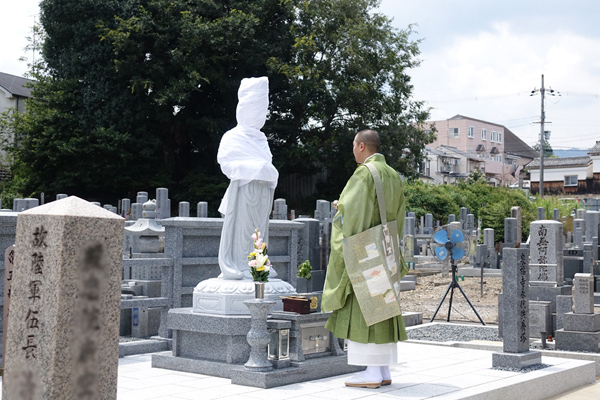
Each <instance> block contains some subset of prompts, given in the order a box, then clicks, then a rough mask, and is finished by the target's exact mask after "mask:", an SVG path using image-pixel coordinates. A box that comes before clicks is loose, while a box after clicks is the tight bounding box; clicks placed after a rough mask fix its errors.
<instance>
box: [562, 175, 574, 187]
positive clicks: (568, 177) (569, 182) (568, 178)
mask: <svg viewBox="0 0 600 400" xmlns="http://www.w3.org/2000/svg"><path fill="white" fill-rule="evenodd" d="M565 186H577V175H565Z"/></svg>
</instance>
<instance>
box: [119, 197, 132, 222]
mask: <svg viewBox="0 0 600 400" xmlns="http://www.w3.org/2000/svg"><path fill="white" fill-rule="evenodd" d="M121 217H123V218H125V219H131V200H130V199H122V200H121Z"/></svg>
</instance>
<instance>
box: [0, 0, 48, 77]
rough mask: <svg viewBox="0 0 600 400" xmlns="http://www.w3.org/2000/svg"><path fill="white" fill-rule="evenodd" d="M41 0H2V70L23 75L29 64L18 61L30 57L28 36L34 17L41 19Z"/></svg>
mask: <svg viewBox="0 0 600 400" xmlns="http://www.w3.org/2000/svg"><path fill="white" fill-rule="evenodd" d="M38 2H39V0H19V1H6V0H5V1H1V2H0V15H1V16H2V21H1V23H0V38H1V41H0V43H2V44H1V46H0V54H1V55H0V72H4V73H7V74H13V75H18V76H22V75H23V74H24V73H25V72H26V71H27V65H26V63H24V62H20V61H18V60H19V58H20V57H28V58H30V59H31V54H26V52H25V47H26V46H27V39H26V38H27V37H28V36H31V28H32V27H33V24H34V17H35V18H36V19H37V21H39V17H37V16H38V14H39V8H38Z"/></svg>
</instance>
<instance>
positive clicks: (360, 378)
mask: <svg viewBox="0 0 600 400" xmlns="http://www.w3.org/2000/svg"><path fill="white" fill-rule="evenodd" d="M381 380H382V377H381V367H367V369H366V370H365V371H362V372H360V373H359V374H357V375H354V376H353V377H351V378H349V379H347V380H346V382H348V383H364V382H370V383H374V382H381Z"/></svg>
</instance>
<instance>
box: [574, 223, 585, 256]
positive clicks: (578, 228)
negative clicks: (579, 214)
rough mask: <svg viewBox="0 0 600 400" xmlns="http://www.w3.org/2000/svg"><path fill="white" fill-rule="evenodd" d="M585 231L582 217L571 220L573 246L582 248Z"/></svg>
mask: <svg viewBox="0 0 600 400" xmlns="http://www.w3.org/2000/svg"><path fill="white" fill-rule="evenodd" d="M584 233H585V220H584V219H578V218H576V219H574V220H573V235H574V239H573V242H574V244H575V247H576V248H578V249H582V248H583V239H584Z"/></svg>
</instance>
